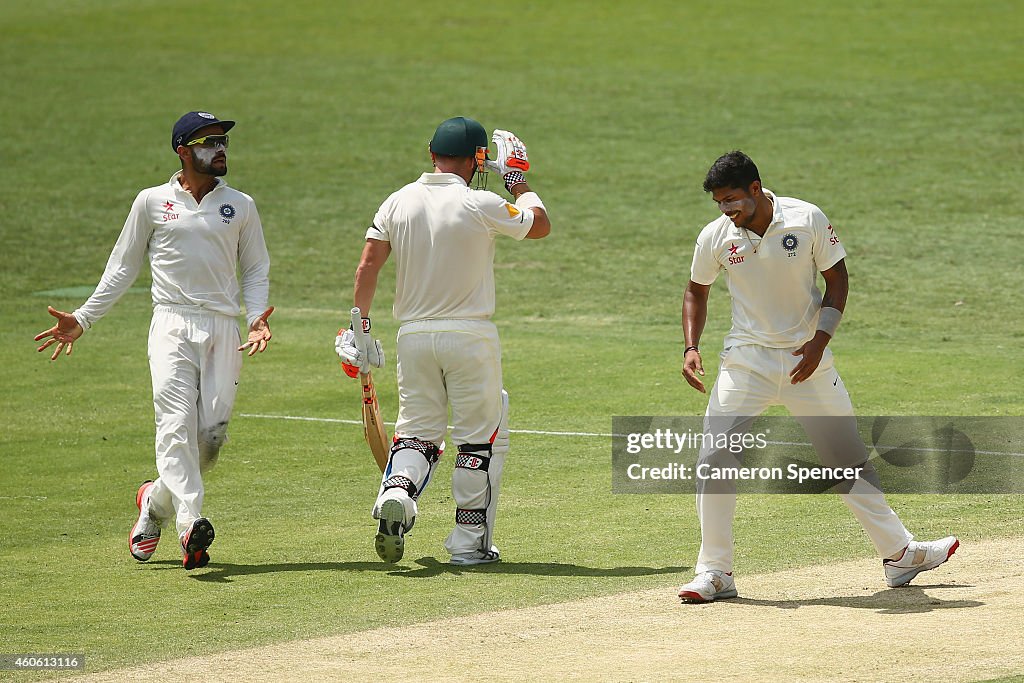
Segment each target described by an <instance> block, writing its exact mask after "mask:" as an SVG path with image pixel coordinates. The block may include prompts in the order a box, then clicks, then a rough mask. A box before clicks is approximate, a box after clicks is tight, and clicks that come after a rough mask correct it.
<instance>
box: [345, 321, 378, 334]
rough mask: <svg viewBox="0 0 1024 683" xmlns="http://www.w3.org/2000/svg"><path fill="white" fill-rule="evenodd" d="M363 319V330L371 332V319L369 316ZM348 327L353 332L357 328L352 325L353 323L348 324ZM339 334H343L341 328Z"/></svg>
mask: <svg viewBox="0 0 1024 683" xmlns="http://www.w3.org/2000/svg"><path fill="white" fill-rule="evenodd" d="M361 320H362V321H363V325H362V327H363V332H366V333H367V334H369V332H370V319H369V318H361ZM342 329H344V328H342ZM348 329H350V330H352V331H353V332H355V329H354V328H353V327H352V323H349V324H348ZM338 334H341V331H340V330H339V331H338Z"/></svg>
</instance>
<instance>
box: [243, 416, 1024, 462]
mask: <svg viewBox="0 0 1024 683" xmlns="http://www.w3.org/2000/svg"><path fill="white" fill-rule="evenodd" d="M239 417H255V418H259V419H263V420H298V421H302V422H333V423H337V424H346V425H362V424H363V421H362V420H342V419H340V418H336V417H302V416H298V415H257V414H254V413H240V414H239ZM384 424H386V425H388V426H389V427H394V426H395V423H394V422H385V423H384ZM448 429H451V425H448ZM508 431H509V432H510V433H512V434H540V435H542V436H596V437H604V438H606V439H610V438H612V437H614V436H617V437H620V438H625V437H626V436H627V435H626V434H608V433H603V432H548V431H543V430H540V429H510V430H508ZM766 443H768V444H771V445H772V446H806V447H812V446H813V445H814V444H810V443H804V442H802V441H768V442H766ZM879 449H882V450H896V449H899V450H901V451H920V452H923V453H977V454H981V455H1010V456H1013V457H1017V458H1021V457H1024V453H1007V452H1006V451H977V450H972V449H969V448H954V449H949V448H920V447H914V446H877V445H876V446H874V447H873V450H875V451H878V450H879ZM690 450H693V449H690Z"/></svg>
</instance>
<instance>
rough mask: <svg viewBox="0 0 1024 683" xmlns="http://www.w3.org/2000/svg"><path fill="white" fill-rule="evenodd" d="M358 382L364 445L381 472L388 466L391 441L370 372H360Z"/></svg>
mask: <svg viewBox="0 0 1024 683" xmlns="http://www.w3.org/2000/svg"><path fill="white" fill-rule="evenodd" d="M359 382H360V384H361V385H362V387H363V437H364V438H365V439H366V445H368V446H369V447H370V452H371V453H373V459H374V460H375V461H376V462H377V467H379V468H380V471H381V472H383V471H384V468H386V467H387V466H388V455H389V453H390V451H391V443H390V441H389V440H388V432H387V430H386V429H385V428H384V421H383V420H382V419H381V417H380V403H379V402H378V401H377V391H376V389H374V387H373V377H371V376H370V373H366V374H365V375H363V374H360V375H359Z"/></svg>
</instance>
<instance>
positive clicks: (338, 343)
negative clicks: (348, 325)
mask: <svg viewBox="0 0 1024 683" xmlns="http://www.w3.org/2000/svg"><path fill="white" fill-rule="evenodd" d="M367 338H368V340H369V345H368V346H367V349H366V353H365V354H364V353H363V351H362V350H361V349H360V348H359V346H358V345H357V344H356V335H355V332H353V331H352V330H351V329H345V330H341V331H339V332H338V336H337V337H335V338H334V350H335V352H337V354H338V357H339V358H341V366H342V367H343V368H344V369H345V374H346V375H348V376H349V377H355V376H356V375H358V374H359V373H360V372H361V373H363V374H364V375H365V374H366V373H368V372H369V371H370V368H371V367H374V368H382V367H384V349H382V348H381V345H380V340H379V339H372V338H370V337H369V335H367Z"/></svg>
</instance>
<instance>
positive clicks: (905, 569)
mask: <svg viewBox="0 0 1024 683" xmlns="http://www.w3.org/2000/svg"><path fill="white" fill-rule="evenodd" d="M959 547H960V541H958V540H957V538H956V536H946V537H945V538H940V539H939V540H937V541H927V542H925V543H919V542H917V541H911V542H910V545H908V546H907V549H906V550H904V551H903V557H901V558H900V559H898V560H882V565H883V566H884V567H885V583H886V584H888V586H889V587H890V588H896V587H897V586H905V585H907V584H908V583H910V581H911V580H912V579H913V578H914V577H915V576H917V575H918V574H920V573H921V572H926V571H928V570H929V569H935V568H936V567H938V566H939V565H940V564H942V563H943V562H945V561H946V560H948V559H949V558H950V557H952V556H953V553H955V552H956V549H957V548H959Z"/></svg>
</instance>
